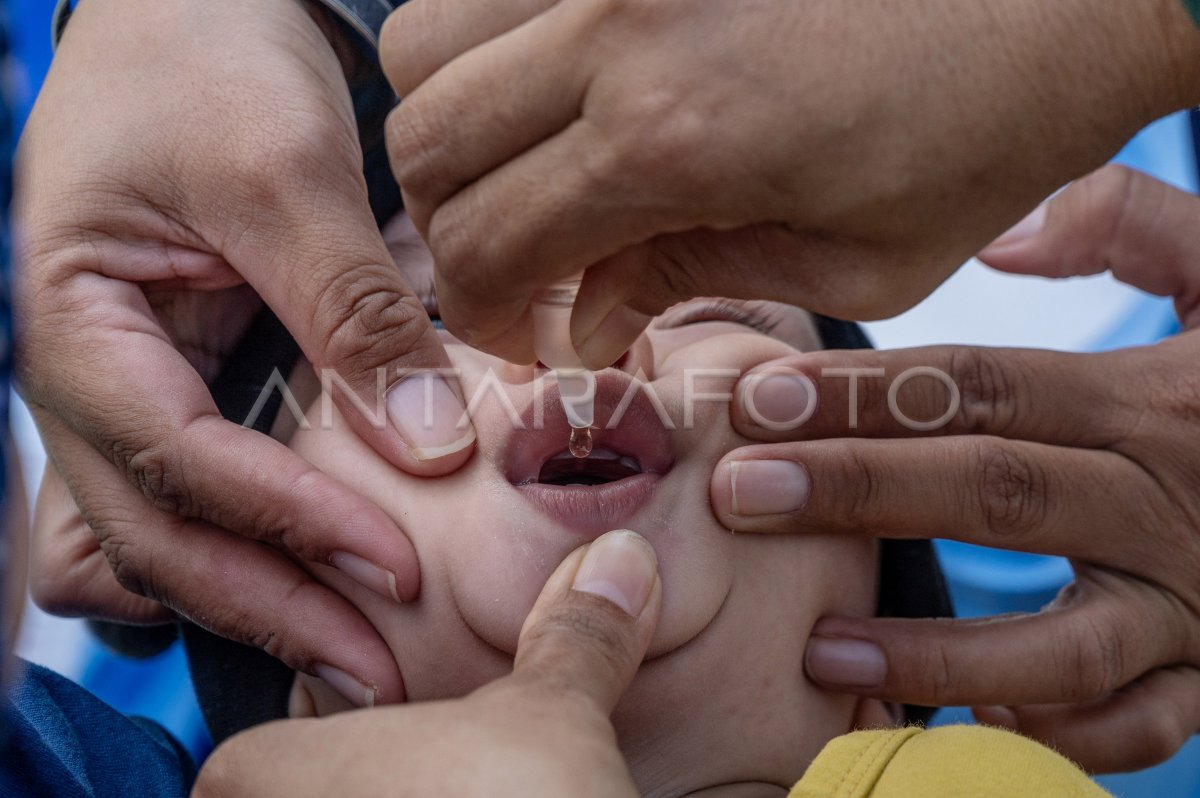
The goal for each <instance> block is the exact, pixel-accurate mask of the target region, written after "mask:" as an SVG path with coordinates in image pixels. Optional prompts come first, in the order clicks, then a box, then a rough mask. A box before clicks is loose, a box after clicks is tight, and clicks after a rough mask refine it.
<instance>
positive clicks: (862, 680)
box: [805, 637, 887, 688]
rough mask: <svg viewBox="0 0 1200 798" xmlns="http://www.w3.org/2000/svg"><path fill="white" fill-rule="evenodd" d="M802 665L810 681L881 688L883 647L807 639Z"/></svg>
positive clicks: (884, 659) (863, 642) (884, 665)
mask: <svg viewBox="0 0 1200 798" xmlns="http://www.w3.org/2000/svg"><path fill="white" fill-rule="evenodd" d="M805 665H806V667H807V670H808V675H809V676H810V677H812V679H813V680H814V681H817V682H820V683H821V684H823V685H827V686H830V687H852V688H864V687H881V686H883V683H884V681H885V680H886V679H887V657H885V656H884V654H883V649H881V648H880V647H879V646H877V645H875V644H874V643H868V642H867V641H866V640H848V639H845V638H835V637H813V638H810V639H809V641H808V651H807V652H806V654H805Z"/></svg>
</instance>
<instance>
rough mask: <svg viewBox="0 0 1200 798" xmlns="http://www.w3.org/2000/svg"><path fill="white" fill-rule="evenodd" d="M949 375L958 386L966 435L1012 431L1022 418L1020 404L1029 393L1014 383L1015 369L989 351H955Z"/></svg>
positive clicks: (966, 348) (971, 348)
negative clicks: (987, 430) (1019, 413)
mask: <svg viewBox="0 0 1200 798" xmlns="http://www.w3.org/2000/svg"><path fill="white" fill-rule="evenodd" d="M949 372H950V376H951V379H953V380H954V382H955V383H956V384H957V385H958V390H959V396H960V405H959V411H958V414H959V423H960V425H961V426H962V427H963V430H964V432H967V433H972V432H979V431H981V430H984V429H992V430H1005V429H1008V428H1009V427H1010V426H1011V425H1012V422H1013V420H1014V419H1015V418H1017V417H1018V410H1019V408H1018V407H1017V401H1018V399H1019V398H1020V397H1021V396H1024V395H1026V392H1024V391H1022V390H1019V389H1020V387H1021V386H1019V385H1016V384H1014V382H1015V380H1014V376H1013V372H1012V370H1011V367H1010V366H1008V365H1005V364H1003V363H1002V362H1001V360H1000V359H999V358H997V356H996V355H995V354H994V353H992V352H988V351H987V350H985V349H978V348H973V347H970V348H968V347H956V348H954V349H952V350H951V353H950V363H949Z"/></svg>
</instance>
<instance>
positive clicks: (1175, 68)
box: [1099, 0, 1200, 125]
mask: <svg viewBox="0 0 1200 798" xmlns="http://www.w3.org/2000/svg"><path fill="white" fill-rule="evenodd" d="M1099 2H1100V3H1105V2H1106V0H1099ZM1116 5H1119V6H1121V8H1122V9H1123V11H1124V14H1119V15H1118V16H1121V17H1122V18H1121V19H1117V20H1115V22H1116V23H1117V26H1116V29H1115V30H1114V31H1113V33H1112V34H1111V35H1112V36H1113V37H1120V38H1121V40H1123V42H1124V43H1125V44H1126V47H1125V49H1126V56H1125V59H1124V61H1123V63H1124V65H1125V68H1126V69H1127V70H1128V72H1129V74H1130V75H1131V76H1132V78H1133V81H1134V83H1133V85H1132V87H1131V89H1132V91H1133V92H1134V93H1135V97H1136V98H1137V99H1141V100H1142V104H1143V107H1142V108H1140V109H1139V110H1140V112H1141V118H1140V119H1139V120H1138V121H1139V122H1141V124H1143V125H1145V124H1148V123H1150V122H1151V121H1153V120H1155V119H1158V118H1160V117H1162V116H1165V115H1167V114H1169V113H1172V112H1174V111H1178V110H1181V109H1185V108H1190V107H1193V106H1196V105H1200V25H1198V24H1197V21H1196V19H1195V18H1193V17H1192V15H1191V9H1194V8H1200V0H1150V2H1146V1H1145V0H1143V2H1139V3H1132V4H1129V5H1125V4H1116ZM1123 23H1124V24H1123Z"/></svg>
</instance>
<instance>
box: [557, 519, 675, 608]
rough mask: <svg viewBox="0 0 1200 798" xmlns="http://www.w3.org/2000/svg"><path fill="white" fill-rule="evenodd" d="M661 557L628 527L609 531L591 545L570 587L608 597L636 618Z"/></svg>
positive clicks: (650, 586) (644, 603)
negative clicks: (656, 555)
mask: <svg viewBox="0 0 1200 798" xmlns="http://www.w3.org/2000/svg"><path fill="white" fill-rule="evenodd" d="M657 573H658V559H657V558H656V557H655V555H654V549H653V548H651V546H650V544H649V543H647V542H646V540H645V538H643V537H642V536H641V535H639V534H637V533H636V532H630V531H629V530H627V529H621V530H617V531H615V532H606V533H605V534H604V535H602V536H601V537H599V538H597V539H596V540H595V541H593V543H592V545H591V546H588V550H587V554H585V555H584V556H583V562H581V563H580V564H579V570H578V571H576V572H575V581H574V583H573V584H572V585H571V589H572V590H575V591H578V592H580V593H590V594H592V595H593V596H600V597H601V598H606V599H608V600H609V601H611V602H612V603H613V604H616V605H617V606H618V607H620V608H621V609H623V610H625V612H626V613H628V614H629V615H632V616H633V617H634V618H636V617H638V616H639V615H641V614H642V610H643V609H645V608H646V601H647V600H648V599H649V598H650V591H651V590H653V588H654V579H655V576H656V575H657Z"/></svg>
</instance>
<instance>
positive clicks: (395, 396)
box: [387, 372, 475, 460]
mask: <svg viewBox="0 0 1200 798" xmlns="http://www.w3.org/2000/svg"><path fill="white" fill-rule="evenodd" d="M387 412H388V418H390V419H391V420H392V423H393V424H395V425H396V429H398V430H399V431H400V434H401V435H402V436H403V437H404V441H405V443H407V444H408V448H409V450H410V451H411V452H412V455H413V457H415V458H417V459H418V460H436V459H438V458H440V457H445V456H446V455H449V454H454V453H455V452H459V451H462V450H463V449H465V448H467V447H468V446H470V445H471V444H472V443H474V442H475V427H473V426H471V422H470V421H469V420H467V419H466V409H465V408H464V407H463V403H462V401H461V400H460V399H459V398H458V394H456V393H455V392H454V391H453V390H451V388H450V385H449V384H448V383H447V382H446V380H445V379H444V378H442V376H441V375H438V374H434V373H432V372H427V373H423V374H414V375H412V376H411V377H406V378H405V379H403V380H401V381H400V382H398V383H396V384H395V385H393V386H392V389H391V390H390V391H389V392H388V395H387Z"/></svg>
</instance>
